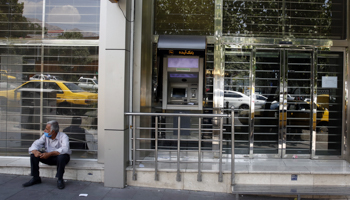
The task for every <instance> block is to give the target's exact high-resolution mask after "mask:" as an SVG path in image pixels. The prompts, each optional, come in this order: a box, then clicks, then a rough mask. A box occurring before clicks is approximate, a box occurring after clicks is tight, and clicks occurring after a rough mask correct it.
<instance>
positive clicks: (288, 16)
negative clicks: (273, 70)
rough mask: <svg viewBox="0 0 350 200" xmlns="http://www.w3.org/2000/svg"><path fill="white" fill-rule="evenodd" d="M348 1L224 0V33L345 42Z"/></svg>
mask: <svg viewBox="0 0 350 200" xmlns="http://www.w3.org/2000/svg"><path fill="white" fill-rule="evenodd" d="M345 11H346V1H328V0H316V1H284V0H275V1H256V0H237V1H231V0H224V3H223V16H224V17H223V34H224V35H239V36H253V37H257V36H258V37H279V38H312V39H315V38H328V39H344V38H345V33H346V24H345V22H346V14H345V13H346V12H345Z"/></svg>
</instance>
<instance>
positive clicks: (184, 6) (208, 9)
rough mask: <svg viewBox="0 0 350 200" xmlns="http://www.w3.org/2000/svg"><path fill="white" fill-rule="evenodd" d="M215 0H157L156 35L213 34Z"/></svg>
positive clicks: (155, 12) (155, 5)
mask: <svg viewBox="0 0 350 200" xmlns="http://www.w3.org/2000/svg"><path fill="white" fill-rule="evenodd" d="M214 3H215V2H214V0H192V1H188V0H175V1H169V0H156V1H155V4H154V25H155V31H154V34H156V35H213V34H214V5H215V4H214Z"/></svg>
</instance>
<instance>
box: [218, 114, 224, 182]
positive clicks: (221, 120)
mask: <svg viewBox="0 0 350 200" xmlns="http://www.w3.org/2000/svg"><path fill="white" fill-rule="evenodd" d="M223 120H224V119H223V117H220V141H219V143H220V147H219V148H220V160H219V182H222V181H223V176H222V134H223V131H222V127H223V125H224V123H223Z"/></svg>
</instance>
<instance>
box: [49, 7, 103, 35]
mask: <svg viewBox="0 0 350 200" xmlns="http://www.w3.org/2000/svg"><path fill="white" fill-rule="evenodd" d="M45 11H46V13H45V22H46V26H45V27H46V28H47V33H46V34H45V38H58V39H98V36H99V23H100V1H97V0H60V1H57V0H47V1H46V6H45Z"/></svg>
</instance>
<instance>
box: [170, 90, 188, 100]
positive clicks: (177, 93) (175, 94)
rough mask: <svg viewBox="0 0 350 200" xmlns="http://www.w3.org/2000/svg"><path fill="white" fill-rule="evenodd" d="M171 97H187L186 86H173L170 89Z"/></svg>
mask: <svg viewBox="0 0 350 200" xmlns="http://www.w3.org/2000/svg"><path fill="white" fill-rule="evenodd" d="M172 96H173V97H180V98H181V97H187V91H186V88H173V90H172Z"/></svg>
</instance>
